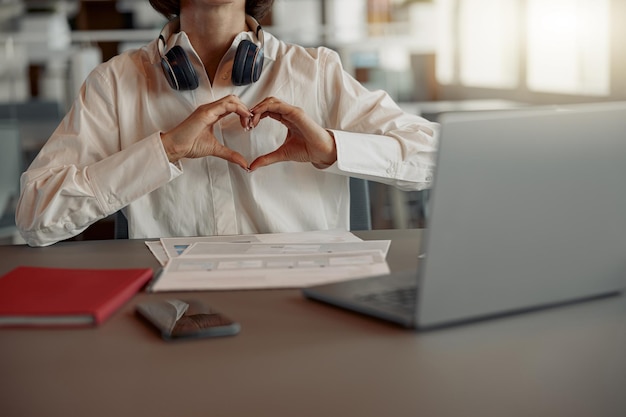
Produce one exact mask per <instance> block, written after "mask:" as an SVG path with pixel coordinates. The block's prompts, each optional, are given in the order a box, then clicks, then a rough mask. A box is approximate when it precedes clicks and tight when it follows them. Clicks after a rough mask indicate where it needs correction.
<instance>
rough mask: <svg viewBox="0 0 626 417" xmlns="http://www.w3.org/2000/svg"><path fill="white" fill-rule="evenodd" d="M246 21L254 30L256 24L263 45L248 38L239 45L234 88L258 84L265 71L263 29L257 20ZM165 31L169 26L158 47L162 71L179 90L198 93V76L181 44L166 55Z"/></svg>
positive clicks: (258, 36)
mask: <svg viewBox="0 0 626 417" xmlns="http://www.w3.org/2000/svg"><path fill="white" fill-rule="evenodd" d="M246 20H247V21H248V24H249V26H250V27H253V26H252V25H256V30H255V35H256V38H257V39H258V40H259V41H260V42H261V46H257V45H256V44H255V43H254V42H251V41H249V40H247V39H244V40H242V41H241V42H240V43H239V46H237V52H236V53H235V59H234V61H233V69H232V73H231V79H232V82H233V84H234V85H248V84H252V83H253V82H256V81H257V80H258V79H259V77H260V76H261V71H262V70H263V47H264V45H265V41H264V38H263V29H262V28H261V25H259V23H258V22H257V21H256V20H255V19H254V18H253V17H251V16H247V19H246ZM250 23H252V25H250ZM166 27H167V25H166ZM164 30H165V27H164V28H163V30H161V33H159V39H158V48H159V54H160V55H161V68H163V72H164V73H165V77H166V78H167V81H168V83H169V84H170V86H171V87H172V88H173V89H175V90H194V89H196V88H198V85H199V83H198V75H197V74H196V71H195V70H194V68H193V65H191V62H190V61H189V58H188V57H187V54H186V53H185V51H184V50H183V48H182V47H181V46H180V45H175V46H173V47H172V49H170V50H169V51H167V53H164V50H165V44H166V42H165V37H164V36H163V32H164Z"/></svg>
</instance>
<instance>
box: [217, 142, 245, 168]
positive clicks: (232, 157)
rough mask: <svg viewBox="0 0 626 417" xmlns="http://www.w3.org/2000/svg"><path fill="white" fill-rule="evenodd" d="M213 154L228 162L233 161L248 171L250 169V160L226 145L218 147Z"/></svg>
mask: <svg viewBox="0 0 626 417" xmlns="http://www.w3.org/2000/svg"><path fill="white" fill-rule="evenodd" d="M213 156H216V157H218V158H222V159H224V160H226V161H228V162H232V163H233V164H236V165H239V166H240V167H241V168H243V169H245V170H246V171H248V170H249V168H248V161H246V158H244V157H243V155H241V154H240V153H239V152H235V151H233V150H232V149H230V148H228V147H226V146H220V147H218V148H216V149H215V152H214V153H213Z"/></svg>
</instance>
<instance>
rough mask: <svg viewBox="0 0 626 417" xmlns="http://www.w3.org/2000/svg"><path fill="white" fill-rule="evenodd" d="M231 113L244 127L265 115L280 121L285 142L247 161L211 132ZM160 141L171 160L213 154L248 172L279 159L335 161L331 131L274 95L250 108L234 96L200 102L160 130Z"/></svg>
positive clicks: (324, 163) (316, 162) (326, 163)
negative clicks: (184, 116)
mask: <svg viewBox="0 0 626 417" xmlns="http://www.w3.org/2000/svg"><path fill="white" fill-rule="evenodd" d="M231 113H235V114H237V115H238V116H239V121H240V124H241V127H242V128H244V129H246V130H249V129H253V128H255V127H256V126H257V125H258V124H259V122H260V121H261V119H264V118H266V117H270V118H271V119H274V120H276V121H278V122H280V123H282V124H283V125H284V126H285V127H286V128H287V136H286V138H285V141H284V143H283V144H282V145H281V146H279V147H278V149H276V150H274V151H272V152H270V153H268V154H265V155H262V156H259V157H258V158H256V159H255V160H254V161H252V163H251V164H248V162H247V161H246V160H245V158H244V157H243V156H242V155H241V154H240V153H239V152H236V151H233V150H232V149H230V148H228V147H226V146H224V145H222V144H221V143H220V142H219V141H218V140H217V138H216V137H215V135H214V134H213V126H214V125H215V123H217V122H218V121H219V120H221V119H222V118H224V117H226V116H228V115H229V114H231ZM161 140H162V141H163V146H164V148H165V151H166V153H167V156H168V158H169V160H170V162H176V161H178V160H180V159H182V158H201V157H205V156H216V157H218V158H222V159H225V160H227V161H229V162H232V163H234V164H237V165H239V166H240V167H242V168H243V169H245V170H248V171H254V170H256V169H258V168H261V167H264V166H267V165H270V164H274V163H276V162H281V161H296V162H311V163H313V164H314V165H315V166H317V167H324V166H329V165H332V164H333V163H334V162H335V161H336V160H337V149H336V146H335V140H334V136H333V134H332V133H331V132H330V131H327V130H326V129H324V128H322V127H321V126H319V125H318V124H317V123H315V122H314V121H313V120H312V119H311V118H310V117H308V115H307V114H306V113H305V112H304V111H303V110H302V109H301V108H298V107H295V106H292V105H289V104H287V103H284V102H282V101H280V100H278V99H276V98H274V97H268V98H266V99H264V100H262V101H261V102H260V103H258V104H257V105H255V106H254V107H253V108H252V109H248V108H247V107H246V106H245V105H244V104H243V103H242V102H241V100H240V99H239V98H238V97H237V96H234V95H230V96H226V97H224V98H222V99H220V100H217V101H215V102H213V103H208V104H204V105H201V106H199V107H198V108H197V109H196V110H195V111H194V112H193V113H192V114H191V115H190V116H189V117H188V118H187V119H185V120H184V121H183V122H182V123H180V124H179V125H178V126H176V127H175V128H173V129H172V130H170V131H168V132H165V133H162V134H161Z"/></svg>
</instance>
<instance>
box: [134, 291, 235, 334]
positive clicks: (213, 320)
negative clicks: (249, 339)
mask: <svg viewBox="0 0 626 417" xmlns="http://www.w3.org/2000/svg"><path fill="white" fill-rule="evenodd" d="M136 310H137V313H138V314H139V315H140V316H142V317H143V318H145V319H146V320H147V321H148V322H149V323H151V324H152V325H153V326H154V327H155V328H156V329H158V330H159V332H160V333H161V337H163V339H166V340H172V339H186V338H200V337H218V336H234V335H236V334H237V333H239V330H240V329H241V326H240V325H239V323H236V322H234V321H233V320H231V319H230V318H228V317H226V316H224V315H223V314H221V313H220V312H218V311H216V310H215V309H213V308H211V306H210V305H208V303H205V302H203V301H199V300H180V299H171V300H159V301H147V302H143V303H139V304H138V305H137V307H136Z"/></svg>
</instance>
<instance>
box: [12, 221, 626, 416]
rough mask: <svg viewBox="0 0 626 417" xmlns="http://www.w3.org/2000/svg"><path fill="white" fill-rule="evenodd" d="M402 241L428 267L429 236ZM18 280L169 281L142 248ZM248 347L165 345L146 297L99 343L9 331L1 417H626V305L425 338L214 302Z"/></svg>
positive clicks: (72, 334) (289, 306)
mask: <svg viewBox="0 0 626 417" xmlns="http://www.w3.org/2000/svg"><path fill="white" fill-rule="evenodd" d="M357 234H358V235H360V236H362V237H364V238H368V239H381V238H382V239H389V238H390V239H392V240H393V243H392V245H391V251H390V254H389V258H388V259H389V262H390V266H391V267H392V269H394V270H398V269H403V268H407V267H413V266H414V265H415V264H416V261H415V259H416V258H415V254H416V253H417V244H416V242H417V239H418V237H419V235H420V231H419V230H391V231H378V230H377V231H370V232H358V233H357ZM19 264H29V265H45V266H65V267H67V266H76V267H86V266H88V267H102V268H106V267H112V266H117V267H145V266H149V267H158V264H157V263H156V261H155V260H154V259H153V258H152V255H151V254H150V253H149V251H148V250H147V248H146V247H145V245H144V243H143V241H133V240H130V241H90V242H66V243H62V244H57V245H54V246H52V247H48V248H39V249H34V248H28V247H20V246H17V247H16V246H2V247H0V273H4V272H6V271H8V270H9V269H11V268H12V267H14V266H16V265H19ZM194 295H196V296H197V297H200V298H202V299H206V300H209V301H211V302H212V303H213V304H214V305H215V307H217V308H218V309H220V310H222V311H223V312H225V313H227V314H228V315H230V316H232V317H233V318H236V319H237V320H238V321H239V322H240V323H241V325H242V331H241V333H240V334H239V335H238V336H236V337H231V338H223V339H213V340H211V339H204V340H196V341H190V342H179V343H166V342H163V341H161V339H160V338H159V337H158V336H157V334H156V333H155V332H153V331H152V330H151V329H150V328H148V327H147V326H146V325H145V324H144V323H143V322H142V321H140V320H139V319H138V318H137V317H135V316H134V314H133V308H134V305H135V304H136V303H137V302H138V301H141V300H145V299H147V298H164V297H168V296H171V294H145V293H142V294H138V295H137V296H136V297H134V298H133V299H132V300H131V301H130V302H129V303H128V304H127V305H125V306H124V307H123V308H122V309H121V310H120V311H118V312H117V313H116V314H115V315H114V316H113V317H112V318H111V319H110V320H109V321H107V322H106V323H104V324H103V325H102V326H100V327H98V328H93V329H64V330H63V329H37V330H29V329H2V330H0V384H1V385H0V415H2V416H3V417H13V416H29V417H30V416H89V417H96V416H106V417H110V416H168V417H170V416H245V417H250V416H254V417H260V416H271V417H282V416H289V417H292V416H293V417H307V416H316V417H318V416H342V417H352V416H375V417H386V416H393V417H396V416H411V417H415V416H436V417H442V416H463V417H474V416H480V417H489V416H497V417H503V416H506V417H515V416H523V417H530V416H532V417H538V416H546V417H548V416H549V417H560V416H567V417H576V416H581V417H591V416H593V417H600V416H601V417H604V416H607V417H608V416H615V417H623V416H625V415H626V395H624V388H625V387H626V298H625V297H615V298H609V299H604V300H600V301H593V302H587V303H582V304H577V305H573V306H568V307H562V308H556V309H550V310H545V311H542V312H534V313H529V314H525V315H519V316H513V317H507V318H503V319H498V320H491V321H485V322H481V323H477V324H472V325H466V326H460V327H454V328H449V329H445V330H439V331H434V332H426V333H416V332H414V331H410V330H405V329H401V328H398V327H395V326H393V325H389V324H386V323H383V322H379V321H375V320H371V319H367V318H365V317H362V316H359V315H356V314H353V313H349V312H345V311H343V310H338V309H334V308H330V307H327V306H324V305H321V304H318V303H315V302H312V301H308V300H305V299H304V298H303V297H302V296H301V294H300V291H297V290H271V291H226V292H201V293H196V294H194Z"/></svg>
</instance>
